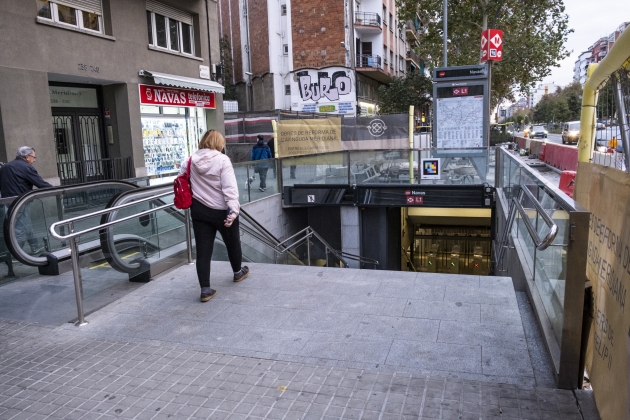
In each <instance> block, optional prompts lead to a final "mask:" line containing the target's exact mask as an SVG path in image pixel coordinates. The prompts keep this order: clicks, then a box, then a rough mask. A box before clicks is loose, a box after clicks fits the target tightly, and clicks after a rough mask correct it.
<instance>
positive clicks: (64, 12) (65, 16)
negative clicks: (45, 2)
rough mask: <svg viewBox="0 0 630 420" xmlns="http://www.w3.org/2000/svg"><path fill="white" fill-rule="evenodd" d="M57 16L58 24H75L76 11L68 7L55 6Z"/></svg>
mask: <svg viewBox="0 0 630 420" xmlns="http://www.w3.org/2000/svg"><path fill="white" fill-rule="evenodd" d="M57 15H58V17H59V22H63V23H67V24H68V25H76V24H77V12H76V9H74V8H72V7H68V6H62V5H61V4H58V5H57Z"/></svg>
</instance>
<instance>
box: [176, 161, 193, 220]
mask: <svg viewBox="0 0 630 420" xmlns="http://www.w3.org/2000/svg"><path fill="white" fill-rule="evenodd" d="M191 162H192V156H191V157H190V158H189V159H188V170H187V171H186V173H185V174H182V175H180V176H178V177H177V178H175V181H174V182H173V192H174V193H175V197H174V198H173V204H175V207H177V208H178V209H181V210H186V209H187V208H190V206H192V188H191V186H190V163H191Z"/></svg>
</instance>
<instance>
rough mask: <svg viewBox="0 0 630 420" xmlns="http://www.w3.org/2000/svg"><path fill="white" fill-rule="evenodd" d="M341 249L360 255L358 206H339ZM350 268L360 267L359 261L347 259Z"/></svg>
mask: <svg viewBox="0 0 630 420" xmlns="http://www.w3.org/2000/svg"><path fill="white" fill-rule="evenodd" d="M339 211H340V213H341V250H342V251H343V252H347V253H349V254H354V255H361V220H360V214H359V213H360V212H359V208H358V207H340V208H339ZM347 263H348V265H349V266H350V268H361V264H360V263H359V261H352V260H348V261H347Z"/></svg>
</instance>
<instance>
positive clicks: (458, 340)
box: [437, 321, 527, 349]
mask: <svg viewBox="0 0 630 420" xmlns="http://www.w3.org/2000/svg"><path fill="white" fill-rule="evenodd" d="M437 342H438V343H454V344H467V345H478V346H487V345H488V346H507V347H513V348H516V349H527V342H526V341H525V332H524V331H523V327H522V326H521V325H517V324H502V323H479V322H464V321H441V322H440V333H439V335H438V337H437Z"/></svg>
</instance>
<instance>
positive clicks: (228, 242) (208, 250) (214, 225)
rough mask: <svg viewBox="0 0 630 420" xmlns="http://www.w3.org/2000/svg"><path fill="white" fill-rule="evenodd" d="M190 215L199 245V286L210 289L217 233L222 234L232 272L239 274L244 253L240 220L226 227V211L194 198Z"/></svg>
mask: <svg viewBox="0 0 630 420" xmlns="http://www.w3.org/2000/svg"><path fill="white" fill-rule="evenodd" d="M190 213H191V217H192V223H193V230H194V231H195V243H196V245H197V277H198V278H199V286H201V287H210V261H211V260H212V251H213V249H214V239H215V238H216V235H217V231H218V232H219V233H220V234H221V237H222V238H223V242H224V243H225V247H226V248H227V253H228V258H229V259H230V264H231V265H232V271H234V272H237V271H239V270H240V269H241V262H242V261H243V253H242V251H241V238H240V234H239V218H238V217H237V218H236V219H234V222H233V223H232V226H230V227H225V225H224V224H223V221H224V220H225V219H226V217H227V211H226V210H215V209H211V208H210V207H206V206H205V205H204V204H202V203H201V202H199V201H197V200H195V199H194V198H193V202H192V206H191V208H190Z"/></svg>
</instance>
